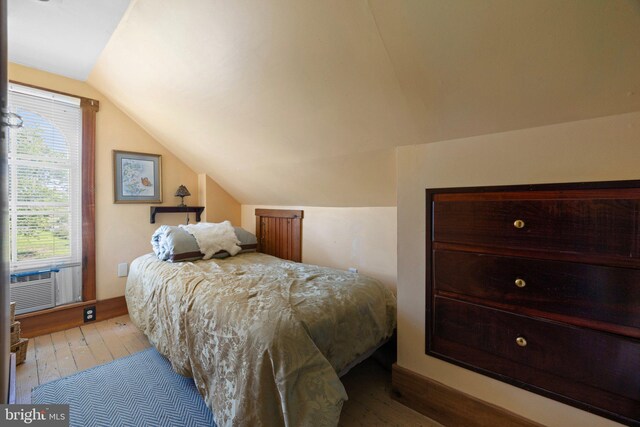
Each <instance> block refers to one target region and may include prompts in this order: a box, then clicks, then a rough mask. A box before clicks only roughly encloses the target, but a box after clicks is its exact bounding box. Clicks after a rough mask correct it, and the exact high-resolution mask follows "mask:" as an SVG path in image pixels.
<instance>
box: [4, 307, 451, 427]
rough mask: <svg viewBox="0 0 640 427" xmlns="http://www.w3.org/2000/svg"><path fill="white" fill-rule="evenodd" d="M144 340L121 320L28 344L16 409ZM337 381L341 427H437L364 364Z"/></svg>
mask: <svg viewBox="0 0 640 427" xmlns="http://www.w3.org/2000/svg"><path fill="white" fill-rule="evenodd" d="M149 346H150V344H149V341H148V340H147V338H146V337H145V336H144V335H143V334H142V333H141V332H140V331H139V330H138V329H137V328H136V327H135V326H134V325H133V324H132V323H131V321H130V319H129V316H120V317H116V318H113V319H109V320H105V321H102V322H98V323H89V324H87V325H84V326H81V327H79V328H73V329H68V330H66V331H62V332H55V333H53V334H49V335H42V336H39V337H36V338H32V339H30V340H29V347H28V350H27V359H26V361H25V362H24V363H23V364H21V365H19V366H18V368H17V393H16V403H31V389H32V388H33V387H35V386H37V385H39V384H44V383H46V382H49V381H53V380H56V379H58V378H62V377H65V376H67V375H71V374H73V373H75V372H78V371H82V370H84V369H88V368H91V367H93V366H97V365H101V364H104V363H108V362H110V361H112V360H114V359H117V358H120V357H123V356H126V355H129V354H132V353H135V352H138V351H140V350H144V349H145V348H147V347H149ZM342 381H343V383H344V385H345V388H346V389H347V394H348V395H349V400H348V401H347V402H345V404H344V407H343V409H342V415H341V417H340V426H342V427H351V426H429V427H430V426H440V424H438V423H436V422H435V421H432V420H430V419H429V418H426V417H424V416H423V415H421V414H419V413H417V412H414V411H413V410H411V409H409V408H407V407H406V406H403V405H401V404H400V403H398V402H396V401H394V400H391V397H390V392H391V373H390V372H387V371H386V370H384V369H383V368H382V367H381V366H380V365H379V364H378V363H377V362H376V361H374V360H371V359H370V360H366V361H365V362H363V363H361V364H360V365H358V366H356V367H355V368H353V369H352V370H351V371H350V372H349V373H348V374H347V375H346V376H344V377H343V378H342Z"/></svg>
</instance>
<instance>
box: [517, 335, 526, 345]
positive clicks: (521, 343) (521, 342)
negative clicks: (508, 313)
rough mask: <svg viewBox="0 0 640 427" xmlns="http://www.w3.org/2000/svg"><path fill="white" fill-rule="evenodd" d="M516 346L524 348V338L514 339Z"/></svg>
mask: <svg viewBox="0 0 640 427" xmlns="http://www.w3.org/2000/svg"><path fill="white" fill-rule="evenodd" d="M516 344H518V345H519V346H520V347H526V346H527V340H525V339H524V337H518V338H516Z"/></svg>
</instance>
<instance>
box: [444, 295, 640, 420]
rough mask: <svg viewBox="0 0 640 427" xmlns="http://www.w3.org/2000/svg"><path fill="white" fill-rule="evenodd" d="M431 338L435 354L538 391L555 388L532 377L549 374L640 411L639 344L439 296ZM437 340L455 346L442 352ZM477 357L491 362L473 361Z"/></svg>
mask: <svg viewBox="0 0 640 427" xmlns="http://www.w3.org/2000/svg"><path fill="white" fill-rule="evenodd" d="M433 334H434V337H433V342H432V350H433V351H435V352H436V353H438V352H440V351H441V350H445V352H444V353H445V354H447V356H448V357H450V358H453V359H456V360H458V361H461V362H464V363H467V364H470V365H474V366H477V367H479V368H483V369H489V370H492V369H493V368H494V367H495V366H496V364H497V365H498V366H500V374H502V375H506V376H508V377H511V378H514V379H516V380H522V381H527V382H530V383H531V384H533V385H535V386H538V387H543V388H545V387H549V386H553V385H554V384H546V380H545V377H544V376H541V377H540V379H536V376H535V375H531V373H532V372H534V371H538V372H543V373H547V374H551V375H552V376H553V378H554V382H562V381H565V382H569V383H571V384H574V387H577V388H579V387H580V385H584V386H586V387H587V388H590V389H598V390H601V391H602V392H606V393H613V394H615V395H618V396H621V397H623V398H625V399H630V400H632V401H637V404H638V409H639V410H640V369H638V367H639V366H640V341H638V340H633V339H625V338H620V337H618V336H615V335H611V334H607V333H603V332H596V331H592V330H588V329H581V328H575V327H570V326H564V325H561V324H557V323H553V322H549V321H544V320H539V319H535V318H530V317H526V316H519V315H516V314H511V313H507V312H504V311H500V310H494V309H490V308H486V307H482V306H479V305H475V304H469V303H465V302H460V301H456V300H452V299H448V298H439V297H436V298H435V313H434V329H433ZM439 339H442V340H443V342H446V341H448V342H452V343H455V344H457V346H453V347H451V346H449V347H447V346H446V345H444V344H443V347H444V348H441V347H440V341H439ZM522 340H524V341H522ZM474 352H475V353H474ZM478 352H480V353H482V354H485V355H489V356H490V357H488V358H485V359H483V358H478V357H475V356H474V355H475V354H478ZM500 361H505V362H507V363H501V362H500ZM581 397H582V398H584V396H581ZM638 415H640V412H639V413H638Z"/></svg>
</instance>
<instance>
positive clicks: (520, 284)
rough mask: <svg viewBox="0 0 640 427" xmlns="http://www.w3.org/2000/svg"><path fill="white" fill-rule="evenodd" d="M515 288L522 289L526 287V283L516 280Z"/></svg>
mask: <svg viewBox="0 0 640 427" xmlns="http://www.w3.org/2000/svg"><path fill="white" fill-rule="evenodd" d="M516 286H517V287H519V288H524V287H525V286H527V282H525V281H524V280H522V279H516Z"/></svg>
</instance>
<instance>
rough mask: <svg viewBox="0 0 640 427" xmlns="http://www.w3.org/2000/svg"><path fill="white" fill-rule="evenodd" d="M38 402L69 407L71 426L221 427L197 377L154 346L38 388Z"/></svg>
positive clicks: (35, 400)
mask: <svg viewBox="0 0 640 427" xmlns="http://www.w3.org/2000/svg"><path fill="white" fill-rule="evenodd" d="M32 400H33V403H36V404H47V403H65V404H69V405H70V406H69V410H70V414H69V418H70V425H71V426H74V427H75V426H78V427H93V426H95V427H107V426H108V427H111V426H113V427H120V426H123V427H129V426H131V427H146V426H150V427H151V426H154V427H156V426H157V427H164V426H185V427H187V426H189V427H191V426H194V427H195V426H197V427H200V426H202V427H204V426H215V422H214V420H213V414H212V413H211V411H210V410H209V408H207V406H206V405H205V403H204V400H203V399H202V396H200V393H198V390H197V389H196V386H195V384H194V383H193V380H192V379H191V378H186V377H183V376H181V375H178V374H176V373H175V372H174V371H173V369H171V364H170V363H169V361H168V360H167V359H165V358H164V357H163V356H161V355H160V354H159V353H158V352H157V351H156V350H155V349H153V348H150V349H147V350H144V351H141V352H139V353H136V354H132V355H131V356H127V357H123V358H122V359H117V360H114V361H113V362H111V363H107V364H106V365H101V366H96V367H95V368H91V369H88V370H86V371H82V372H79V373H77V374H74V375H71V376H68V377H66V378H62V379H59V380H56V381H53V382H50V383H47V384H42V385H40V386H38V387H36V388H34V389H33V392H32Z"/></svg>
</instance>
